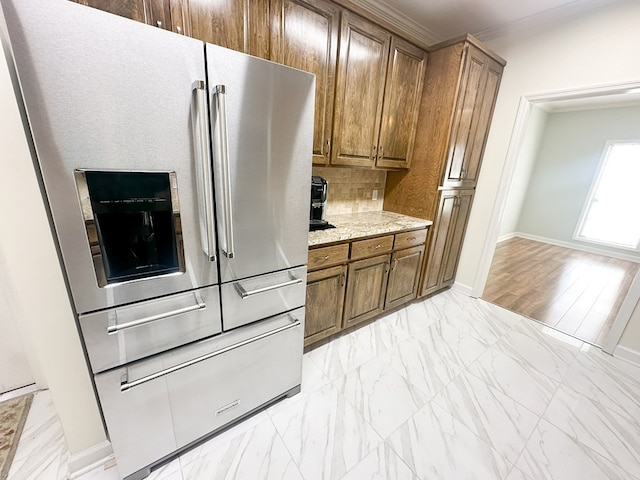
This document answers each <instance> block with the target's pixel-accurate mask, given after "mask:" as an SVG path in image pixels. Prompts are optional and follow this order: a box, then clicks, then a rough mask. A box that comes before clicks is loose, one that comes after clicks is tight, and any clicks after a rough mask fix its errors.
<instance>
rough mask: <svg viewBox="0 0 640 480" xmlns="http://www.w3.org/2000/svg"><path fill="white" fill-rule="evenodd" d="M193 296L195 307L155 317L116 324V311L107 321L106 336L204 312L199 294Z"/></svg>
mask: <svg viewBox="0 0 640 480" xmlns="http://www.w3.org/2000/svg"><path fill="white" fill-rule="evenodd" d="M193 296H194V297H195V299H196V303H195V305H189V306H188V307H183V308H178V309H176V310H171V311H169V312H162V313H158V314H156V315H149V316H148V317H144V318H139V319H137V320H132V321H130V322H124V323H118V310H117V309H116V310H115V311H114V314H113V316H111V318H110V319H109V325H107V334H109V335H113V334H114V333H118V332H121V331H123V330H127V329H128V328H133V327H139V326H140V325H145V324H147V323H151V322H155V321H156V320H162V319H165V318H169V317H175V316H178V315H182V314H184V313H189V312H195V311H197V310H204V309H205V308H207V305H206V304H205V303H204V300H203V299H202V296H200V294H199V293H197V292H194V294H193Z"/></svg>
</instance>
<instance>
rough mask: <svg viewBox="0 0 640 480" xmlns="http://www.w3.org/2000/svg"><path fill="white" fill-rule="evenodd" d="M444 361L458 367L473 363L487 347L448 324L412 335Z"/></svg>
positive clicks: (435, 326)
mask: <svg viewBox="0 0 640 480" xmlns="http://www.w3.org/2000/svg"><path fill="white" fill-rule="evenodd" d="M413 338H414V339H416V340H420V341H421V342H422V343H424V344H425V345H427V347H429V349H430V350H433V351H434V352H436V353H437V355H438V356H440V357H442V358H444V359H445V360H446V361H448V362H450V363H452V364H457V365H460V366H467V365H469V364H470V363H473V362H474V361H475V360H476V359H477V358H478V357H479V356H480V355H482V354H483V353H484V352H486V351H487V349H488V348H489V346H488V345H487V344H486V343H484V342H482V341H480V340H477V339H476V338H474V337H472V336H470V335H467V334H466V333H463V332H461V331H460V330H458V329H457V328H455V327H452V326H451V325H449V324H448V323H444V322H442V323H440V324H433V325H430V326H429V327H427V328H426V329H424V330H420V331H418V332H416V333H415V334H414V335H413Z"/></svg>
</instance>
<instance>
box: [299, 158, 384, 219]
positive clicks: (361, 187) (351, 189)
mask: <svg viewBox="0 0 640 480" xmlns="http://www.w3.org/2000/svg"><path fill="white" fill-rule="evenodd" d="M312 170H313V175H319V176H321V177H323V178H324V179H325V180H326V181H327V182H328V184H329V193H328V194H327V210H326V214H327V215H337V214H340V213H355V212H375V211H379V210H382V203H383V200H384V186H385V183H386V181H387V172H386V171H385V170H364V169H359V168H326V167H313V169H312ZM374 190H377V191H378V193H377V194H378V199H377V200H372V197H373V191H374Z"/></svg>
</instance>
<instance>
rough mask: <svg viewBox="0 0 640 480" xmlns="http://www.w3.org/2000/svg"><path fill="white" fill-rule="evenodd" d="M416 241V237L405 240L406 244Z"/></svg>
mask: <svg viewBox="0 0 640 480" xmlns="http://www.w3.org/2000/svg"><path fill="white" fill-rule="evenodd" d="M415 239H416V237H409V238H407V242H413V241H414V240H415Z"/></svg>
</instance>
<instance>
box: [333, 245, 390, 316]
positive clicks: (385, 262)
mask: <svg viewBox="0 0 640 480" xmlns="http://www.w3.org/2000/svg"><path fill="white" fill-rule="evenodd" d="M390 261H391V255H380V256H378V257H373V258H367V259H365V260H358V261H357V262H353V263H351V264H349V282H348V284H347V298H346V300H345V307H344V308H345V310H344V323H343V326H344V327H345V328H346V327H350V326H351V325H355V324H357V323H360V322H363V321H365V320H367V319H369V318H371V317H374V316H376V315H378V314H379V313H381V312H382V310H383V309H384V298H385V293H386V291H387V277H388V275H389V263H390Z"/></svg>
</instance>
